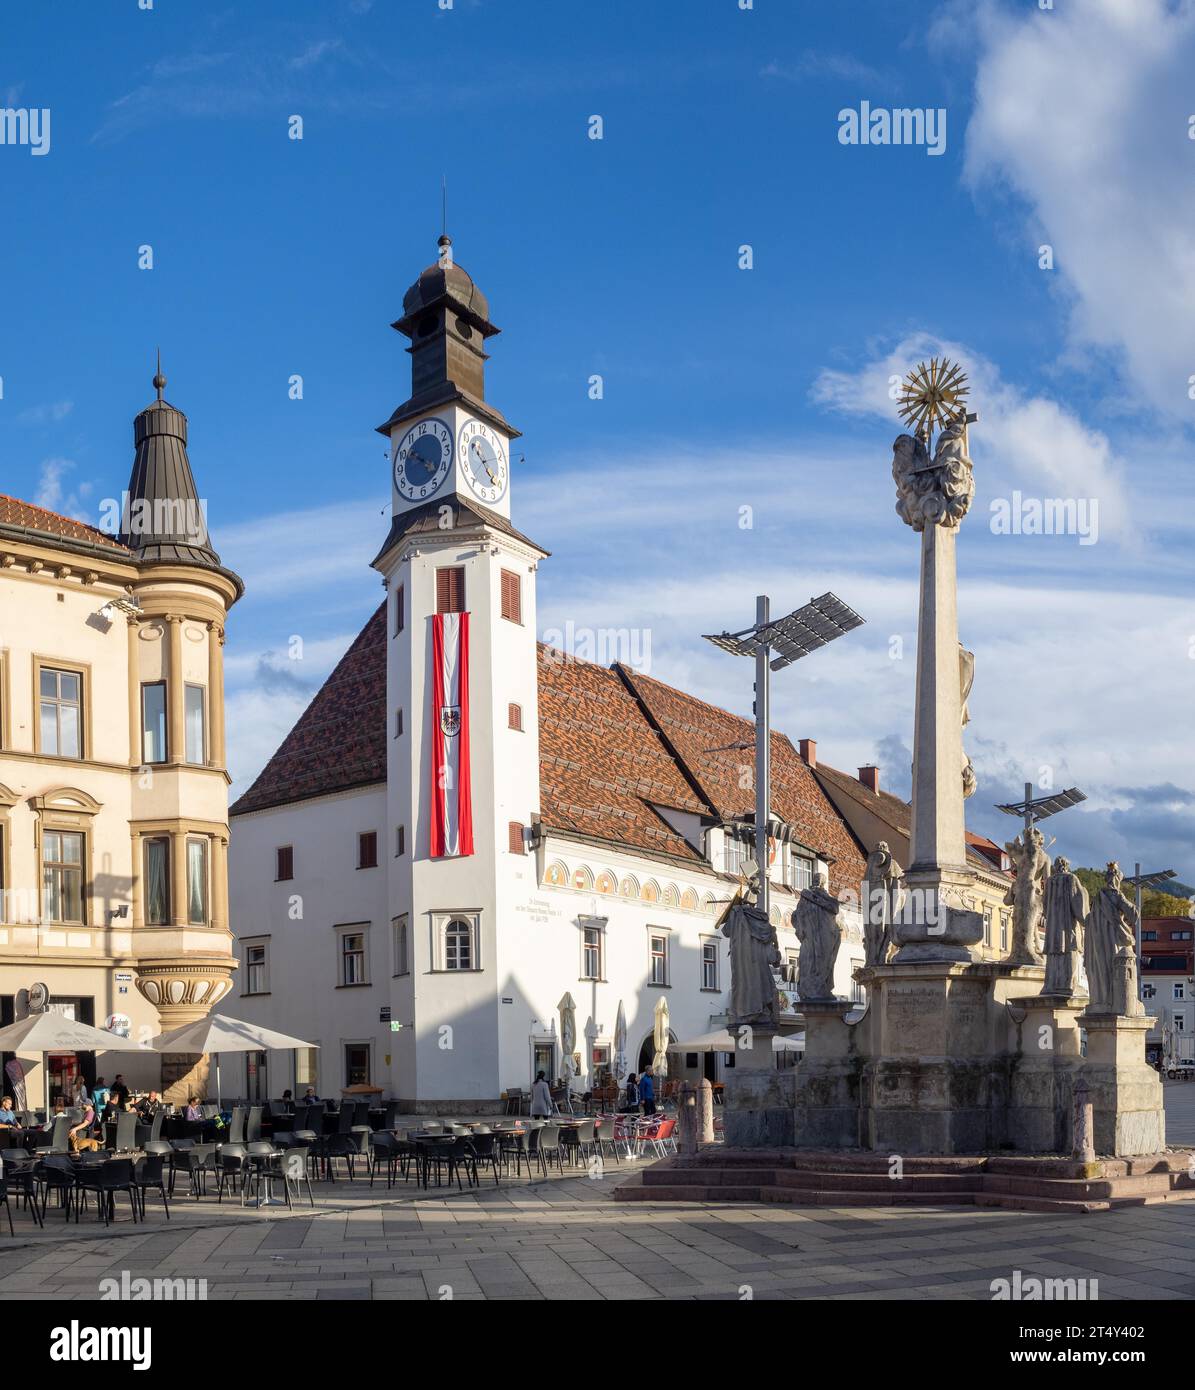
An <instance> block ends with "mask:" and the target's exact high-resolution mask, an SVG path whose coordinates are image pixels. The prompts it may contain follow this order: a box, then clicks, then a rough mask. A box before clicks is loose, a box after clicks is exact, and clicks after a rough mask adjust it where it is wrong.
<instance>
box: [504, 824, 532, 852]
mask: <svg viewBox="0 0 1195 1390" xmlns="http://www.w3.org/2000/svg"><path fill="white" fill-rule="evenodd" d="M508 831H509V834H510V852H511V854H526V853H527V848H526V845H525V844H524V842H523V826H522V823H521V822H520V821H517V820H512V821H511V822H510V825H509V827H508Z"/></svg>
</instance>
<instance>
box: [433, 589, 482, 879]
mask: <svg viewBox="0 0 1195 1390" xmlns="http://www.w3.org/2000/svg"><path fill="white" fill-rule="evenodd" d="M431 791H432V824H431V856H432V858H433V859H443V858H445V857H447V856H449V855H458V854H472V853H473V795H472V790H471V787H470V781H469V615H468V613H435V614H433V615H432V788H431Z"/></svg>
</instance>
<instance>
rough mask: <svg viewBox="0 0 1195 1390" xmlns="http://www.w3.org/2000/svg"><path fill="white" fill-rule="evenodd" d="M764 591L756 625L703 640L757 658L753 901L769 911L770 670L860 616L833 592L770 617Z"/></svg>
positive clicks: (853, 623)
mask: <svg viewBox="0 0 1195 1390" xmlns="http://www.w3.org/2000/svg"><path fill="white" fill-rule="evenodd" d="M770 612H771V602H770V600H769V598H768V596H767V594H760V595H759V596H758V597H757V598H756V600H755V625H754V627H749V628H744V629H743V630H742V631H741V632H720V633H707V634H706V635H705V636H706V641H707V642H712V643H713V644H714V646H715V647H721V649H722V650H723V651H726V652H731V653H732V654H733V655H735V656H751V657H754V658H755V836H754V839H755V862H756V865H757V866H758V873H759V892H758V897H757V906H758V907H759V909H760V911H761V912H763V913H764V914H765V915H767V912H768V900H769V891H768V814H769V811H768V808H769V803H770V800H771V788H772V777H771V771H772V769H771V762H772V756H771V673H772V672H773V671H782V670H783V669H784V668H785V667H786V666H791V665H792V664H793V662H794V661H799V660H800V659H801V658H802V657H803V656H808V655H809V653H810V652H813V651H816V650H817V649H818V648H819V647H824V646H827V645H828V644H829V643H830V642H833V641H834V640H835V639H836V638H838V637H842V636H844V635H845V634H846V633H848V632H850V631H851V630H852V629H853V628H856V627H861V626H862V624H863V622H864V619H863V618H861V617H860V616H859V614H858V613H856V612H855V610H854V609H853V608H849V607H848V606H847V605H846V604H845V603H843V601H842V600H841V599H840V598H838V597H837V596H836V595H834V594H831V593H826V594H823V595H822V596H821V598H815V599H810V600H809V602H808V603H807V604H806V605H805V606H804V607H803V608H798V609H796V610H794V611H793V612H792V613H789V614H788V615H787V616H786V617H783V618H777V619H776V620H775V621H774V622H773V621H772V619H771V617H770Z"/></svg>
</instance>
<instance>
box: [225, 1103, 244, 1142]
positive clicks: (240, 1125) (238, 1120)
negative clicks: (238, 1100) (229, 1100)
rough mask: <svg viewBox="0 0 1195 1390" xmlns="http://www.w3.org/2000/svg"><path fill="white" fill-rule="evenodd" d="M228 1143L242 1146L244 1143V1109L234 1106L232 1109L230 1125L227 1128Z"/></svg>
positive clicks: (241, 1106) (240, 1106)
mask: <svg viewBox="0 0 1195 1390" xmlns="http://www.w3.org/2000/svg"><path fill="white" fill-rule="evenodd" d="M228 1142H229V1143H230V1144H243V1143H244V1142H245V1107H244V1106H243V1105H234V1106H233V1108H232V1123H231V1124H230V1125H229V1128H228Z"/></svg>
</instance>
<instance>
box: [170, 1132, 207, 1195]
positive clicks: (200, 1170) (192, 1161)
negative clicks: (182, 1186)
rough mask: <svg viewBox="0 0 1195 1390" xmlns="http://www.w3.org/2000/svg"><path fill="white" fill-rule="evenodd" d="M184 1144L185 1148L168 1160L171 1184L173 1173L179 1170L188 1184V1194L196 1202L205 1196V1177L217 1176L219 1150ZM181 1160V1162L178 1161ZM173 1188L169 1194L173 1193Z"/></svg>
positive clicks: (204, 1145)
mask: <svg viewBox="0 0 1195 1390" xmlns="http://www.w3.org/2000/svg"><path fill="white" fill-rule="evenodd" d="M179 1142H180V1143H183V1142H186V1143H187V1147H186V1148H185V1149H183V1150H181V1151H177V1152H176V1154H175V1157H174V1158H172V1159H171V1160H170V1175H171V1183H172V1184H173V1181H174V1174H175V1172H176V1171H177V1170H178V1169H179V1168H181V1169H182V1170H183V1171H184V1172H185V1173H186V1174H187V1179H188V1181H189V1182H190V1185H191V1186H190V1193H191V1196H192V1197H194V1198H195V1200H196V1201H198V1200H199V1198H200V1197H201V1196H206V1195H207V1175H208V1174H209V1173H215V1174H218V1172H219V1168H218V1166H217V1154H218V1152H219V1148H218V1146H217V1145H216V1144H196V1143H195V1142H194V1141H183V1140H180V1141H179ZM180 1160H181V1161H180ZM173 1190H174V1189H173V1186H172V1187H171V1192H172V1193H173Z"/></svg>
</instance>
